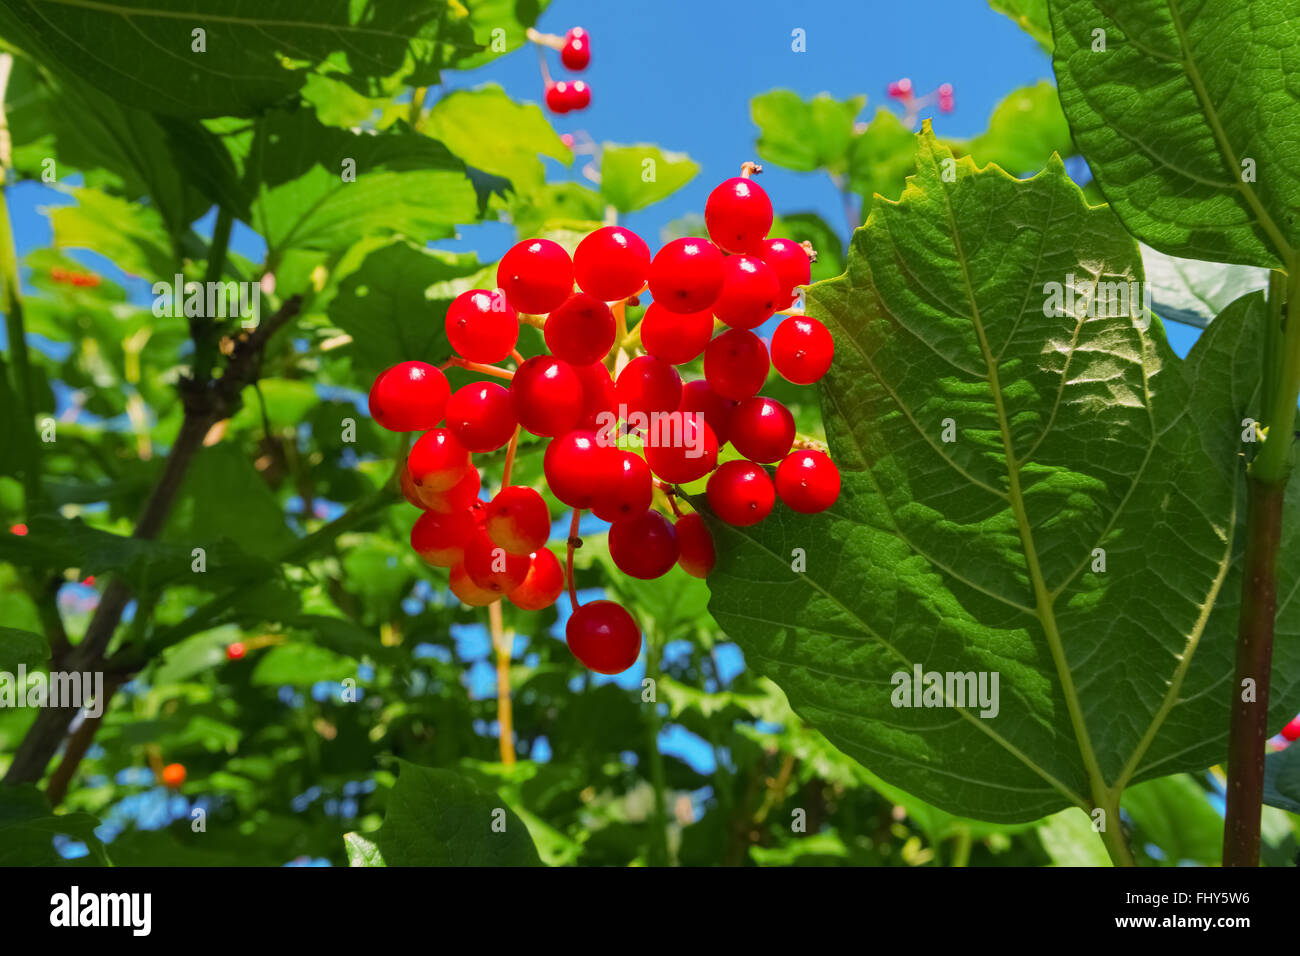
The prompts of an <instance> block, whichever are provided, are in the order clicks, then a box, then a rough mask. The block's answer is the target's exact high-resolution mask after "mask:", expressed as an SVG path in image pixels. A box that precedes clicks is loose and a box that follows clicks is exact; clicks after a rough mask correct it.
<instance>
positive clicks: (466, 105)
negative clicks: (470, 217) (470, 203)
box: [421, 86, 573, 192]
mask: <svg viewBox="0 0 1300 956" xmlns="http://www.w3.org/2000/svg"><path fill="white" fill-rule="evenodd" d="M421 129H422V130H423V131H424V132H425V133H427V134H428V135H430V136H432V137H433V138H434V139H437V140H441V141H442V143H443V144H444V145H446V147H447V148H448V149H449V150H451V151H452V152H453V153H454V154H455V155H456V156H458V157H459V158H461V159H463V160H464V161H465V162H466V163H467V164H469V165H470V166H473V167H475V168H477V169H481V170H484V171H485V172H489V173H492V174H494V175H497V176H504V177H505V178H506V179H508V180H510V182H511V183H512V184H513V185H514V188H515V191H516V192H518V191H521V190H531V189H536V188H538V187H539V186H541V185H542V182H543V180H544V179H545V177H546V172H545V170H544V169H543V167H542V163H541V160H539V159H538V158H537V157H538V154H541V155H543V156H550V157H551V158H553V159H558V160H559V161H560V162H562V163H565V164H566V165H567V164H569V163H571V162H573V154H572V153H571V152H570V151H569V148H568V147H567V146H565V145H564V143H562V142H561V141H560V137H559V135H558V134H556V132H555V130H554V129H552V128H551V124H550V123H549V122H548V121H547V119H546V116H545V114H543V113H542V110H541V107H539V106H537V105H536V104H534V103H527V104H523V103H516V102H515V101H514V100H512V99H510V97H509V96H507V95H506V93H505V91H504V90H503V89H501V87H499V86H484V87H479V88H478V89H475V90H454V91H453V92H451V93H448V94H447V95H446V96H444V97H442V98H441V99H440V100H438V102H437V103H435V104H434V106H433V109H431V110H430V111H429V115H428V116H427V117H426V118H425V120H424V125H423V126H422V127H421Z"/></svg>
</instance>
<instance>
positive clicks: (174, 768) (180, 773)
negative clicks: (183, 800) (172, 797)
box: [162, 763, 185, 790]
mask: <svg viewBox="0 0 1300 956" xmlns="http://www.w3.org/2000/svg"><path fill="white" fill-rule="evenodd" d="M162 782H163V786H166V787H169V788H170V789H172V790H179V789H180V787H181V784H183V783H184V782H185V765H184V764H179V763H169V764H168V765H167V766H165V767H163V772H162Z"/></svg>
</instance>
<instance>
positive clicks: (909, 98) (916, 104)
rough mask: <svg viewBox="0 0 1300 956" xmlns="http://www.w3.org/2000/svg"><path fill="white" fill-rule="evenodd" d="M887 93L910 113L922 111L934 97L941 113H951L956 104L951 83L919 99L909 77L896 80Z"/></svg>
mask: <svg viewBox="0 0 1300 956" xmlns="http://www.w3.org/2000/svg"><path fill="white" fill-rule="evenodd" d="M887 92H888V93H889V97H890V99H895V100H898V101H899V102H901V103H902V104H903V107H904V108H905V109H906V110H907V111H908V112H909V113H911V112H915V111H916V110H918V109H920V108H921V106H923V105H924V104H925V103H928V102H929V101H930V98H931V97H933V98H934V101H935V102H936V103H937V104H938V107H939V112H940V113H951V112H952V111H953V106H954V103H953V93H952V84H951V83H944V84H942V85H940V86H939V88H938V89H936V90H935V91H934V92H933V93H929V94H927V95H926V96H923V97H919V98H918V97H917V96H916V94H915V91H914V90H913V88H912V81H911V80H910V79H908V78H907V77H903V78H902V79H901V80H894V81H893V82H892V83H890V84H889V86H888V88H887Z"/></svg>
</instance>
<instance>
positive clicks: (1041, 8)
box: [989, 0, 1052, 53]
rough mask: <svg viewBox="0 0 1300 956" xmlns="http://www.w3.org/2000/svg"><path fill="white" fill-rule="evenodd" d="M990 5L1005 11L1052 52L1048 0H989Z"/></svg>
mask: <svg viewBox="0 0 1300 956" xmlns="http://www.w3.org/2000/svg"><path fill="white" fill-rule="evenodd" d="M989 6H990V7H992V8H993V9H994V10H996V11H997V12H998V13H1004V14H1006V15H1007V16H1008V17H1010V18H1011V19H1012V20H1014V21H1015V22H1016V26H1018V27H1020V29H1022V30H1024V31H1025V32H1026V33H1028V34H1029V35H1030V36H1031V37H1033V38H1034V39H1035V40H1037V41H1038V44H1039V46H1041V47H1042V48H1043V49H1044V50H1046V51H1047V52H1048V53H1050V52H1052V24H1051V23H1050V22H1049V20H1048V16H1047V0H989Z"/></svg>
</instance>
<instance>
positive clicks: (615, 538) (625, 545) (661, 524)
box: [609, 511, 678, 580]
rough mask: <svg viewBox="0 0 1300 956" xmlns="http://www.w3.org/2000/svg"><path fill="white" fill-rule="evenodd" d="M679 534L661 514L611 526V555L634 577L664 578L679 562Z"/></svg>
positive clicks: (653, 513) (648, 512)
mask: <svg viewBox="0 0 1300 956" xmlns="http://www.w3.org/2000/svg"><path fill="white" fill-rule="evenodd" d="M677 555H678V548H677V532H676V531H674V530H673V525H672V522H670V521H669V520H668V519H667V518H665V517H664V516H663V515H661V514H660V513H659V512H657V511H647V512H646V513H645V514H643V515H640V516H639V517H636V518H629V519H628V520H626V521H616V522H614V523H613V524H612V525H610V526H609V556H610V557H611V558H612V559H613V560H614V563H615V564H616V565H618V568H619V570H620V571H622V572H623V573H624V574H628V575H631V576H632V577H634V578H641V579H642V580H650V579H651V578H658V577H662V576H663V575H665V574H667V573H668V571H669V569H670V568H672V566H673V565H674V564H676V563H677Z"/></svg>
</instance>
